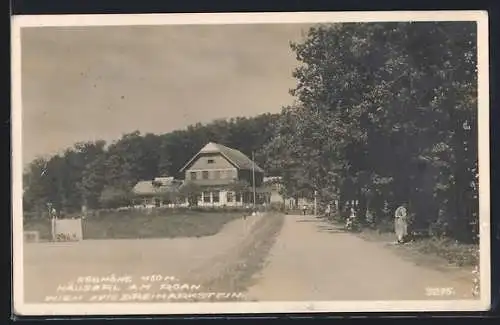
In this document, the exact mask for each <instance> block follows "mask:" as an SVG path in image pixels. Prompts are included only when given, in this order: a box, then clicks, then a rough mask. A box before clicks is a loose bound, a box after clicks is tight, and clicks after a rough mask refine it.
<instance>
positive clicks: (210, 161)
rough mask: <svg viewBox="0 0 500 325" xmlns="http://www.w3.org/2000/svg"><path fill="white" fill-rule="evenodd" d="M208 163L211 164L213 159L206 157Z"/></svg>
mask: <svg viewBox="0 0 500 325" xmlns="http://www.w3.org/2000/svg"><path fill="white" fill-rule="evenodd" d="M207 162H208V163H209V164H213V163H214V162H215V161H214V160H213V159H208V161H207Z"/></svg>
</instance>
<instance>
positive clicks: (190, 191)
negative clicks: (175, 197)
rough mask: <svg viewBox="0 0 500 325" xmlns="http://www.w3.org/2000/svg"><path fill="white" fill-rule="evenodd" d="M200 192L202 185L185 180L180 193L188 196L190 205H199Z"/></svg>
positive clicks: (184, 196) (182, 195)
mask: <svg viewBox="0 0 500 325" xmlns="http://www.w3.org/2000/svg"><path fill="white" fill-rule="evenodd" d="M200 193H201V188H200V186H199V185H198V184H196V183H194V182H185V183H184V184H182V185H181V187H180V188H179V195H180V196H181V197H183V198H186V199H187V200H188V203H189V205H190V206H197V205H198V197H199V195H200Z"/></svg>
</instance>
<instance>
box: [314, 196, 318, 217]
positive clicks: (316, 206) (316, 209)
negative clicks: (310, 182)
mask: <svg viewBox="0 0 500 325" xmlns="http://www.w3.org/2000/svg"><path fill="white" fill-rule="evenodd" d="M317 194H318V192H317V191H314V215H315V216H317V215H318V214H317V212H318V202H317V199H316V196H317Z"/></svg>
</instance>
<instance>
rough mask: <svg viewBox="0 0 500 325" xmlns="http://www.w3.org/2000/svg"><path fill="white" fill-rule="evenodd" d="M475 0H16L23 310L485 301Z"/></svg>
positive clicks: (432, 306)
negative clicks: (190, 5)
mask: <svg viewBox="0 0 500 325" xmlns="http://www.w3.org/2000/svg"><path fill="white" fill-rule="evenodd" d="M488 65H489V63H488V16H487V13H486V12H480V11H462V12H461V11H453V12H446V11H442V12H432V11H430V12H425V11H420V12H397V11H395V12H349V13H347V12H344V13H342V12H316V13H251V14H250V13H248V14H243V13H240V14H236V13H225V14H158V15H152V14H141V15H60V16H50V15H47V16H14V17H13V18H12V85H13V88H12V89H13V93H12V103H13V107H12V139H13V140H12V148H13V156H12V170H13V174H12V179H13V183H12V189H13V191H12V192H13V194H12V195H13V197H12V198H13V199H12V202H13V208H12V211H13V214H12V220H13V241H14V242H13V246H14V253H13V266H14V269H13V277H14V291H13V298H12V299H13V306H14V312H15V313H16V314H17V315H20V316H21V315H26V316H35V315H110V314H113V315H130V314H136V315H140V314H238V313H250V314H251V313H295V312H302V313H307V312H329V313H334V312H371V311H385V312H390V311H480V310H488V309H489V306H490V294H491V292H490V237H489V236H490V234H489V233H490V207H489V204H490V203H489V200H490V189H489V186H490V184H489V177H490V174H489V173H490V171H489V120H488V116H489V101H488V97H489V81H488V80H489V79H488V78H489V77H488Z"/></svg>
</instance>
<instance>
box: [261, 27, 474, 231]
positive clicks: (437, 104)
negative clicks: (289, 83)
mask: <svg viewBox="0 0 500 325" xmlns="http://www.w3.org/2000/svg"><path fill="white" fill-rule="evenodd" d="M475 33H476V31H475V25H474V24H473V23H470V24H469V23H453V22H446V23H442V22H436V23H430V22H429V23H383V24H381V23H363V24H357V23H348V24H335V25H319V26H317V27H313V28H311V29H310V31H309V33H308V35H307V37H306V38H305V39H304V40H303V42H301V43H292V44H291V48H292V50H293V51H294V52H295V53H296V56H297V59H298V61H299V62H300V63H301V65H300V66H299V67H298V68H297V69H296V71H295V72H294V77H295V78H296V79H297V87H296V88H295V89H293V90H291V94H292V95H294V96H295V97H296V99H297V104H296V105H294V106H292V107H288V108H285V109H284V110H283V113H282V115H281V119H280V121H279V122H278V125H277V130H276V132H275V135H274V139H273V140H272V141H271V142H270V146H269V148H267V151H268V152H270V153H271V156H273V157H275V159H273V160H272V163H273V164H274V165H276V166H282V167H283V170H282V171H281V174H282V176H283V179H284V180H285V183H286V184H285V185H286V188H287V190H288V191H289V194H293V193H296V192H297V191H298V189H299V188H304V189H309V190H318V191H319V195H320V199H322V200H330V199H331V198H332V197H334V196H338V198H339V199H340V200H341V202H348V201H351V200H353V199H356V200H358V201H359V203H360V204H359V206H358V208H359V210H360V211H358V212H359V214H360V215H361V216H364V215H365V213H366V210H367V209H368V208H369V207H370V208H371V209H373V210H375V214H376V219H378V220H383V219H385V218H387V217H391V216H387V215H384V214H383V211H384V209H383V206H384V203H383V202H384V201H389V202H390V204H391V206H392V211H394V208H395V207H396V206H397V205H399V204H401V203H404V202H408V203H409V205H410V210H411V211H413V213H414V214H415V216H416V218H415V220H416V223H415V224H416V225H418V227H420V228H428V227H430V225H431V224H432V223H434V222H435V221H436V219H437V216H438V211H441V212H442V213H441V214H442V215H444V218H445V219H446V220H448V221H449V222H448V226H447V227H448V228H449V229H450V231H451V232H452V234H453V236H455V237H456V238H459V239H460V240H467V238H469V239H470V238H472V237H473V236H471V235H472V234H473V231H471V227H470V226H468V224H469V223H473V222H471V218H472V219H474V218H477V217H474V216H477V213H476V212H475V211H477V210H476V206H477V198H474V197H475V192H474V191H475V190H474V188H473V187H471V186H470V185H469V184H473V183H474V179H475V172H474V171H473V166H474V165H475V161H477V148H476V143H477V134H476V132H477V130H475V129H474V127H471V128H470V129H469V130H466V128H464V127H463V125H464V124H467V123H469V124H468V125H474V126H475V125H476V124H475V121H476V110H477V107H476V102H475V98H476V91H477V86H476V73H475V65H476V45H475V39H476V38H475ZM464 148H467V149H464ZM280 156H282V157H284V158H280ZM436 179H438V180H437V181H436ZM328 196H329V197H328ZM464 206H465V207H466V209H460V207H464ZM459 210H460V211H459ZM472 221H473V220H472Z"/></svg>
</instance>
